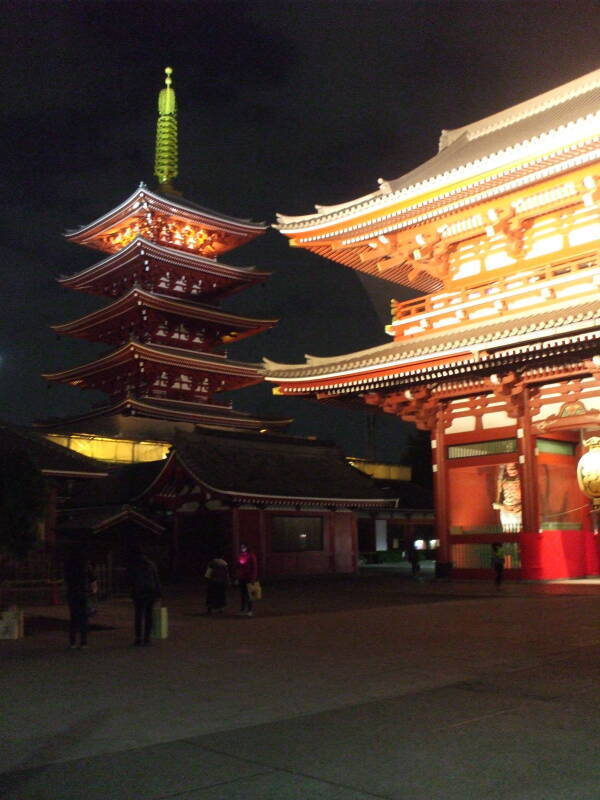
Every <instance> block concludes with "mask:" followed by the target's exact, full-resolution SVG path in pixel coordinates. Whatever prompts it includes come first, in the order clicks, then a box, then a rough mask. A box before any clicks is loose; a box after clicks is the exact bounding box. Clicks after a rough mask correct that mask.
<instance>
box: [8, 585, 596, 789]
mask: <svg viewBox="0 0 600 800" xmlns="http://www.w3.org/2000/svg"><path fill="white" fill-rule="evenodd" d="M202 599H203V598H202V596H201V590H200V589H199V590H198V592H193V591H191V590H190V589H179V590H177V591H176V590H174V589H171V590H170V591H168V592H167V598H166V603H167V605H168V607H169V612H170V623H171V630H170V637H169V639H168V640H166V641H160V642H156V643H155V644H154V645H153V646H152V647H150V648H134V647H132V646H131V640H132V635H131V630H130V623H131V620H130V616H131V611H130V608H129V604H128V602H127V601H125V600H114V601H110V602H108V603H105V604H103V606H102V608H101V611H100V613H99V616H98V618H97V622H98V623H99V624H102V625H104V626H106V627H109V626H110V627H112V629H110V630H102V631H97V632H94V633H92V635H91V638H90V648H89V650H87V651H78V650H76V651H71V650H68V649H67V648H66V633H65V631H64V630H61V623H60V621H58V619H57V618H61V617H62V618H63V619H64V618H65V616H66V614H65V609H64V608H63V607H59V608H54V609H52V608H38V609H30V610H29V611H30V613H29V620H30V622H29V627H30V631H31V634H30V635H29V636H28V637H27V638H26V639H24V640H21V641H16V642H13V641H2V642H0V658H1V659H2V669H1V672H0V685H1V689H0V713H1V716H0V770H1V774H0V797H2V798H5V800H75V799H77V800H80V799H81V800H84V798H85V800H96V798H98V800H158V798H177V800H221V799H222V800H234V798H235V799H236V800H237V799H238V798H239V800H242V798H243V800H253V798H257V800H258V798H260V800H288V799H290V798H294V799H295V800H317V798H331V800H334V799H335V800H367V799H368V798H398V799H400V798H402V800H454V798H461V799H462V800H464V799H465V798H476V800H479V798H482V799H483V798H494V799H496V798H507V799H508V798H510V799H511V800H515V799H516V798H518V799H522V800H567V798H568V799H569V800H597V799H598V797H600V758H599V747H598V742H599V741H600V737H599V733H600V715H599V714H598V711H599V706H600V688H599V681H598V678H599V664H600V658H599V652H600V648H599V644H600V624H599V623H600V584H599V583H594V582H584V583H574V584H551V585H542V586H540V585H532V584H516V585H510V586H506V587H505V588H503V589H502V591H501V592H496V591H495V590H494V589H493V587H491V586H490V585H488V584H483V583H472V584H466V583H454V582H453V583H449V582H435V581H431V580H428V579H426V580H423V581H421V582H416V581H411V580H410V579H408V578H405V577H399V576H394V575H389V574H382V573H381V572H380V573H377V574H372V575H365V576H363V577H361V578H355V579H340V580H334V579H331V580H327V581H309V582H306V583H300V582H293V581H289V582H287V583H285V584H278V585H275V586H266V587H265V598H264V600H263V601H261V603H260V605H259V606H257V615H256V616H255V617H254V618H253V619H248V618H239V617H236V616H235V613H234V612H235V610H236V608H237V606H236V603H235V602H234V601H235V600H236V599H237V598H236V597H235V595H234V593H233V592H232V594H231V601H232V607H231V612H230V614H229V615H227V616H225V617H223V618H207V617H205V616H203V615H201V613H200V609H201V605H202Z"/></svg>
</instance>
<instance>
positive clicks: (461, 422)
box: [446, 415, 477, 435]
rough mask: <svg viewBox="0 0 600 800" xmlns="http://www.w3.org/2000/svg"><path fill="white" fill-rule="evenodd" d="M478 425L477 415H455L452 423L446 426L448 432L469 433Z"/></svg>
mask: <svg viewBox="0 0 600 800" xmlns="http://www.w3.org/2000/svg"><path fill="white" fill-rule="evenodd" d="M476 427H477V417H475V416H474V415H470V416H464V417H454V418H453V419H452V424H451V425H450V427H449V428H446V434H447V435H448V434H451V433H468V432H471V431H474V430H475V428H476Z"/></svg>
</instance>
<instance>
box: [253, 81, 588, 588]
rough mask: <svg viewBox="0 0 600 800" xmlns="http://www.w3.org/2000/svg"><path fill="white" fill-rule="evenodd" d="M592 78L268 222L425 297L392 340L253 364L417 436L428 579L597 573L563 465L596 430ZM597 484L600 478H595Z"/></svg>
mask: <svg viewBox="0 0 600 800" xmlns="http://www.w3.org/2000/svg"><path fill="white" fill-rule="evenodd" d="M599 108H600V70H598V71H595V72H592V73H590V74H588V75H585V76H583V77H581V78H579V79H577V80H575V81H572V82H570V83H567V84H565V85H563V86H560V87H558V88H557V89H554V90H552V91H550V92H547V93H545V94H542V95H540V96H538V97H535V98H533V99H531V100H528V101H526V102H524V103H521V104H519V105H517V106H514V107H512V108H510V109H507V110H506V111H503V112H500V113H498V114H495V115H493V116H491V117H487V118H485V119H482V120H479V121H478V122H475V123H473V124H470V125H466V126H465V127H463V128H460V129H457V130H450V131H444V132H443V133H442V137H441V141H440V149H439V152H438V154H437V155H436V156H434V157H433V158H432V159H431V160H429V161H427V162H426V163H424V164H422V165H421V166H419V167H417V168H416V169H414V170H413V171H412V172H409V173H408V174H407V175H404V176H402V177H400V178H398V179H397V180H392V181H384V180H380V181H379V188H378V190H377V191H375V192H373V193H372V194H369V195H367V196H364V197H360V198H358V199H356V200H353V201H350V202H347V203H343V204H340V205H337V206H330V207H323V206H318V207H317V211H316V213H314V214H309V215H306V216H300V217H288V216H283V215H280V216H279V217H278V225H277V227H278V229H279V230H280V231H281V232H282V233H283V234H284V235H286V236H288V237H289V238H290V244H292V245H294V246H296V247H304V248H306V249H309V250H312V251H313V252H315V253H318V254H320V255H323V256H325V257H327V258H330V259H332V260H334V261H338V262H339V263H342V264H345V265H346V266H348V267H350V268H352V269H356V270H360V271H362V272H365V273H367V274H369V275H373V276H380V277H382V278H385V279H387V280H388V281H393V282H396V283H397V284H399V285H402V286H408V287H412V288H414V289H417V290H420V291H422V292H423V296H422V297H419V298H417V299H413V300H409V301H406V302H395V301H392V320H391V324H390V325H388V326H387V328H386V330H387V332H388V333H389V334H390V336H392V337H393V341H392V342H391V343H389V344H386V345H383V346H380V347H375V348H372V349H369V350H365V351H361V352H355V353H349V354H345V355H341V356H339V357H331V358H317V357H311V356H308V357H307V360H306V362H305V363H303V364H276V363H274V362H270V361H267V362H266V367H267V380H270V381H272V382H274V383H275V384H277V387H276V389H275V391H276V392H277V393H278V394H281V395H287V396H307V397H313V398H316V399H319V400H323V401H328V402H339V403H343V402H344V401H351V400H352V401H356V399H357V398H359V399H361V400H362V402H363V403H365V404H367V405H369V406H373V407H377V408H379V409H381V410H382V411H384V412H387V413H391V414H395V415H397V416H399V417H401V418H402V419H403V420H407V421H411V422H414V423H415V424H416V425H417V426H418V427H419V428H421V429H426V430H429V431H430V432H431V441H432V447H433V470H434V477H435V497H436V516H437V536H438V538H439V540H440V548H439V553H438V571H439V572H440V573H442V574H443V573H444V572H447V571H448V570H449V568H450V565H452V564H453V565H454V569H455V570H458V571H459V573H461V574H464V575H473V576H474V575H477V574H481V571H482V570H484V569H488V568H489V566H490V551H491V544H492V543H494V542H502V543H503V546H504V553H505V555H506V563H507V567H508V568H509V570H510V572H509V574H511V575H513V576H515V577H523V578H537V579H544V578H559V577H567V576H582V575H590V574H598V573H600V537H599V536H598V535H597V534H595V533H594V530H593V528H594V524H593V522H592V515H591V514H590V510H591V508H590V501H589V499H588V498H587V497H586V496H585V495H584V494H582V492H581V490H580V489H579V488H578V484H577V477H576V465H577V461H578V459H579V457H580V456H581V454H582V452H584V450H585V447H586V445H585V441H586V440H588V439H589V438H591V437H592V435H593V434H595V433H597V432H598V431H600V348H599V344H598V339H599V338H600V331H599V330H598V317H599V315H600V303H599V302H598V288H599V286H600V262H599V253H598V245H599V241H600V216H599V213H598V201H599V198H600V190H599V182H600V167H599V165H598V159H599V156H600V144H599V140H600V111H599ZM598 474H599V475H600V470H599V472H598Z"/></svg>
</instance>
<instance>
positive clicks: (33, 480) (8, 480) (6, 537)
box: [0, 451, 47, 558]
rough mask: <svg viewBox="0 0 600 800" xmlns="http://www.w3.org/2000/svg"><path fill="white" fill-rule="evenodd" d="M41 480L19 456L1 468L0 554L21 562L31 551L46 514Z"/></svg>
mask: <svg viewBox="0 0 600 800" xmlns="http://www.w3.org/2000/svg"><path fill="white" fill-rule="evenodd" d="M46 500H47V491H46V485H45V481H44V476H43V475H42V473H41V471H40V470H39V469H38V467H37V466H36V465H35V464H34V463H33V461H32V460H31V459H30V458H29V456H27V454H25V453H22V452H18V451H17V452H13V453H11V454H10V455H9V456H8V457H6V458H4V459H3V460H2V463H1V464H0V554H2V555H4V556H8V557H9V558H24V557H25V556H27V554H28V553H29V552H30V551H31V550H32V549H33V547H34V546H35V543H36V535H37V530H38V525H39V523H40V522H41V521H42V520H43V519H44V514H45V511H46Z"/></svg>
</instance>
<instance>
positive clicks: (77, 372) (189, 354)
mask: <svg viewBox="0 0 600 800" xmlns="http://www.w3.org/2000/svg"><path fill="white" fill-rule="evenodd" d="M133 359H135V360H137V359H145V360H148V361H154V362H157V363H160V364H165V365H173V366H178V367H179V366H181V367H182V368H184V367H187V368H189V369H195V370H197V369H202V370H203V371H206V372H214V373H217V374H222V375H230V376H236V377H240V378H249V379H255V380H256V381H257V382H258V381H260V380H262V377H263V368H262V366H261V365H259V364H248V363H245V362H241V361H232V360H231V359H227V358H225V357H224V356H215V355H209V354H207V353H195V352H193V351H191V350H182V349H181V348H175V347H167V346H164V345H148V344H142V343H141V342H128V343H126V344H124V345H123V346H122V347H119V348H118V349H117V350H113V351H111V352H110V353H108V354H106V355H105V356H101V357H100V358H98V359H96V360H94V361H89V362H87V363H85V364H81V365H79V366H76V367H71V368H70V369H66V370H62V371H60V372H53V373H44V374H43V375H42V377H43V378H44V379H45V380H47V381H61V382H65V381H66V382H68V381H71V380H78V379H81V378H84V377H85V376H86V375H91V374H94V373H97V372H100V371H103V370H105V369H110V368H114V367H115V366H116V365H117V364H122V363H127V362H129V361H130V360H133Z"/></svg>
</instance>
